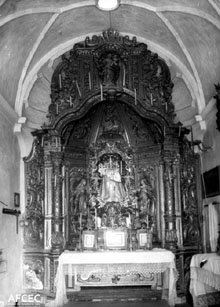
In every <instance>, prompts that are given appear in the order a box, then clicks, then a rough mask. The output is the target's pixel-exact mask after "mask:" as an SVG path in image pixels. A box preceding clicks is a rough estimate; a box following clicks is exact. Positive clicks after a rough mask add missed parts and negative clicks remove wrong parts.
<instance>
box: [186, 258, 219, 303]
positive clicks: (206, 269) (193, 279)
mask: <svg viewBox="0 0 220 307" xmlns="http://www.w3.org/2000/svg"><path fill="white" fill-rule="evenodd" d="M204 261H205V262H204ZM202 262H204V265H203V266H202V267H200V264H201V263H202ZM190 293H191V295H192V297H193V306H194V307H208V306H209V305H216V306H220V256H218V255H217V254H216V253H209V254H197V255H194V256H193V257H192V259H191V263H190Z"/></svg>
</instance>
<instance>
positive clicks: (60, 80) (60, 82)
mask: <svg viewBox="0 0 220 307" xmlns="http://www.w3.org/2000/svg"><path fill="white" fill-rule="evenodd" d="M59 86H60V90H61V89H62V79H61V74H59Z"/></svg>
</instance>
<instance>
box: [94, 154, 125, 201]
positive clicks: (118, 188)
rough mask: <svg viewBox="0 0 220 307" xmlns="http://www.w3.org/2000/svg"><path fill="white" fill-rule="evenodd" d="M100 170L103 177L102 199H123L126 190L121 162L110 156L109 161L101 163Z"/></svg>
mask: <svg viewBox="0 0 220 307" xmlns="http://www.w3.org/2000/svg"><path fill="white" fill-rule="evenodd" d="M98 171H99V174H100V175H101V177H102V183H101V187H100V197H101V199H102V200H104V201H108V202H113V201H114V202H120V201H122V200H123V199H124V198H125V196H126V192H125V189H124V186H123V184H122V182H121V174H120V167H119V162H118V161H112V159H111V156H110V158H109V161H105V162H103V163H100V164H99V168H98Z"/></svg>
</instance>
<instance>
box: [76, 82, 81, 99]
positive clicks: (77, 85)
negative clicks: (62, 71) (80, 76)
mask: <svg viewBox="0 0 220 307" xmlns="http://www.w3.org/2000/svg"><path fill="white" fill-rule="evenodd" d="M76 87H77V90H78V93H79V96H80V97H81V91H80V88H79V84H78V81H77V80H76Z"/></svg>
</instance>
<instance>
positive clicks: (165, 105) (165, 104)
mask: <svg viewBox="0 0 220 307" xmlns="http://www.w3.org/2000/svg"><path fill="white" fill-rule="evenodd" d="M165 106H166V112H167V102H166V104H165Z"/></svg>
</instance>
